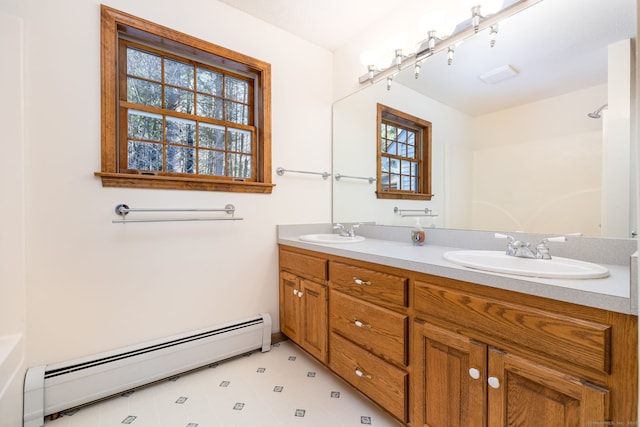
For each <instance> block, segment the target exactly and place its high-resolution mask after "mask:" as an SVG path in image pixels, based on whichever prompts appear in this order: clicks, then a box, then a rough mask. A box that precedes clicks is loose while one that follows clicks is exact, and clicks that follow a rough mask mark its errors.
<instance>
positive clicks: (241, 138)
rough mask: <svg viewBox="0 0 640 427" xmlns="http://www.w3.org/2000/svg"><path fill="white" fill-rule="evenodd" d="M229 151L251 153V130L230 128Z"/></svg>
mask: <svg viewBox="0 0 640 427" xmlns="http://www.w3.org/2000/svg"><path fill="white" fill-rule="evenodd" d="M229 151H239V152H241V153H251V132H248V131H245V130H239V129H229Z"/></svg>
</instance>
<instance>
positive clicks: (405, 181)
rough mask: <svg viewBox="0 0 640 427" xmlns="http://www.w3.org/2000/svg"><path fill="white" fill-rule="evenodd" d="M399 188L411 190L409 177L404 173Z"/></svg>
mask: <svg viewBox="0 0 640 427" xmlns="http://www.w3.org/2000/svg"><path fill="white" fill-rule="evenodd" d="M400 189H401V190H404V191H411V177H408V176H406V175H403V176H402V182H401V187H400Z"/></svg>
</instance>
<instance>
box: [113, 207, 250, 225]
mask: <svg viewBox="0 0 640 427" xmlns="http://www.w3.org/2000/svg"><path fill="white" fill-rule="evenodd" d="M115 212H116V214H117V215H120V216H121V217H122V219H114V220H112V221H111V222H112V223H114V224H115V223H120V224H125V223H128V222H173V221H183V222H184V221H238V220H242V219H243V218H238V217H235V216H234V215H235V212H236V207H235V206H233V205H232V204H228V205H226V206H225V207H224V208H222V209H207V208H192V209H190V208H130V207H129V206H128V205H126V204H124V203H121V204H119V205H117V206H116V209H115ZM129 212H225V213H226V214H227V215H231V216H230V217H221V218H148V219H127V218H126V216H127V215H128V214H129Z"/></svg>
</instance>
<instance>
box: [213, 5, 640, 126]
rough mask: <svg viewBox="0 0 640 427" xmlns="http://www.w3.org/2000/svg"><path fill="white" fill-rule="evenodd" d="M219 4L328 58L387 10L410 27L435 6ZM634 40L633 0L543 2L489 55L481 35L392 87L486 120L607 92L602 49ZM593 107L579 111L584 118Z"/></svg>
mask: <svg viewBox="0 0 640 427" xmlns="http://www.w3.org/2000/svg"><path fill="white" fill-rule="evenodd" d="M220 1H222V2H223V3H226V4H228V5H230V6H233V7H235V8H238V9H240V10H242V11H245V12H246V13H248V14H250V15H253V16H255V17H257V18H259V19H261V20H264V21H265V22H268V23H271V24H273V25H275V26H278V27H280V28H282V29H284V30H285V31H288V32H291V33H293V34H296V35H298V36H299V37H301V38H304V39H306V40H308V41H310V42H312V43H314V44H316V45H319V46H322V47H325V48H326V49H328V50H332V51H333V50H335V49H338V48H340V47H342V46H344V45H345V44H347V43H349V42H350V41H351V40H353V39H354V38H355V37H356V36H358V35H360V34H361V33H363V32H367V31H369V32H370V31H372V30H371V29H372V28H374V29H376V30H377V29H378V28H382V27H383V26H382V25H380V23H382V22H385V21H384V20H385V19H389V17H390V16H392V14H391V11H390V10H389V5H390V4H393V7H394V9H393V12H394V13H395V15H397V12H398V11H401V10H402V8H403V7H404V8H407V12H406V16H408V17H410V19H411V20H416V19H417V17H419V16H422V15H423V14H424V13H426V10H425V9H422V10H419V11H418V10H416V9H417V7H418V6H416V5H417V4H420V5H421V6H419V7H420V8H428V7H429V6H430V5H435V4H438V2H439V1H440V0H421V1H420V2H416V0H394V2H389V1H388V0H384V1H383V0H346V1H345V0H323V1H317V0H268V1H266V0H220ZM448 1H451V0H448ZM440 4H441V3H440ZM401 16H405V14H401ZM635 35H636V0H608V1H591V0H590V1H588V2H585V1H584V0H543V1H541V2H540V3H538V4H536V5H534V6H532V7H531V8H529V9H527V10H525V11H524V12H521V13H520V14H518V15H516V16H514V17H511V18H510V19H509V20H508V21H507V22H505V23H504V24H501V25H500V31H499V34H498V38H497V43H496V46H495V47H494V48H490V47H489V45H488V41H487V35H486V34H483V33H482V32H481V33H479V34H478V35H476V36H475V37H474V38H473V39H471V40H465V42H464V43H462V45H460V46H459V47H458V48H456V55H455V58H454V61H453V64H452V65H451V66H448V65H447V60H446V56H445V54H444V53H441V54H438V55H435V56H433V57H431V58H429V59H428V60H427V61H426V62H425V66H423V69H422V73H421V77H420V79H415V78H414V77H413V70H405V71H404V72H403V73H401V75H399V76H396V77H395V78H394V82H395V83H396V84H397V83H400V84H404V85H406V86H409V87H411V88H412V89H414V90H416V91H418V92H421V93H423V94H424V95H426V96H429V97H431V98H433V99H435V100H438V101H440V102H443V103H445V104H447V105H450V106H452V107H454V108H456V109H459V110H461V111H465V112H467V113H468V114H470V115H479V114H485V113H488V112H491V111H495V110H499V109H502V108H507V107H510V106H514V105H519V104H522V103H526V102H531V101H532V100H535V99H540V98H545V97H551V96H556V95H559V94H562V93H566V92H570V91H575V90H578V89H581V88H586V87H591V86H595V85H598V84H606V82H607V46H608V45H609V44H610V43H613V42H616V41H618V40H622V39H627V38H632V37H634V38H635ZM505 65H511V66H512V67H513V68H515V69H516V70H518V72H519V74H518V76H517V77H514V78H511V79H508V80H505V81H504V82H500V83H497V84H490V85H488V84H486V83H483V82H481V81H480V79H479V78H478V76H479V75H481V74H483V73H485V72H488V71H491V70H493V69H495V68H498V67H501V66H505ZM364 72H365V70H364V67H363V70H362V73H363V74H364ZM358 77H360V76H359V75H354V76H353V79H354V80H357V79H358ZM604 102H606V100H603V103H604ZM597 107H598V105H593V106H585V114H586V112H587V110H588V109H591V110H593V109H595V108H597Z"/></svg>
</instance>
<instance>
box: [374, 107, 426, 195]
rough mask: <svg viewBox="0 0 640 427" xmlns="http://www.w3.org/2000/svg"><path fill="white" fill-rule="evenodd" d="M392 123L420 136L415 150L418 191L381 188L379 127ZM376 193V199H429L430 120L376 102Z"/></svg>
mask: <svg viewBox="0 0 640 427" xmlns="http://www.w3.org/2000/svg"><path fill="white" fill-rule="evenodd" d="M385 122H386V123H394V124H397V125H401V126H405V127H409V128H412V129H413V130H415V131H416V132H417V133H418V135H419V138H420V141H419V148H418V149H417V150H416V151H417V153H418V155H419V158H418V159H417V161H418V162H419V179H418V186H419V189H418V191H415V192H413V191H407V190H395V191H394V190H388V189H383V188H382V157H383V156H382V136H381V132H380V127H381V126H382V124H383V123H385ZM376 126H377V127H376V135H377V137H376V143H377V148H376V158H377V159H376V160H377V166H376V171H377V172H376V173H377V176H376V178H377V179H376V195H377V198H378V199H405V200H431V198H432V197H433V194H431V133H432V132H431V122H429V121H427V120H424V119H421V118H419V117H415V116H412V115H410V114H407V113H404V112H402V111H400V110H396V109H395V108H391V107H388V106H386V105H383V104H377V119H376Z"/></svg>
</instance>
